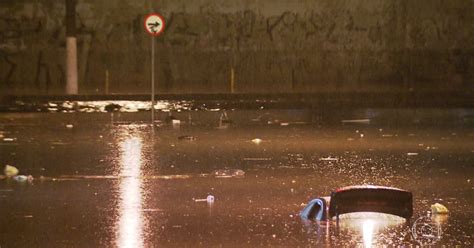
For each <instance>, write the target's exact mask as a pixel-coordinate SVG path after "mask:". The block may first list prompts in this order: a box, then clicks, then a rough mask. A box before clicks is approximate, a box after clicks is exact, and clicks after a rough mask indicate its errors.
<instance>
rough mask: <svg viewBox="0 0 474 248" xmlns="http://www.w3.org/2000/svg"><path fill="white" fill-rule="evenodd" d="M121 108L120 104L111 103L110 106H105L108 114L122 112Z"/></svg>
mask: <svg viewBox="0 0 474 248" xmlns="http://www.w3.org/2000/svg"><path fill="white" fill-rule="evenodd" d="M121 108H122V106H120V105H119V104H116V103H110V104H107V105H105V107H104V110H105V111H107V112H116V111H120V109H121Z"/></svg>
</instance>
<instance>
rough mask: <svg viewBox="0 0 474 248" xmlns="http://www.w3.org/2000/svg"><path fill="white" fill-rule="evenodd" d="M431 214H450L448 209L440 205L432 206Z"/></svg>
mask: <svg viewBox="0 0 474 248" xmlns="http://www.w3.org/2000/svg"><path fill="white" fill-rule="evenodd" d="M431 212H432V213H433V214H448V208H447V207H446V206H444V205H443V204H440V203H435V204H433V205H431Z"/></svg>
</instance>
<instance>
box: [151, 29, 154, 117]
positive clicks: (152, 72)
mask: <svg viewBox="0 0 474 248" xmlns="http://www.w3.org/2000/svg"><path fill="white" fill-rule="evenodd" d="M154 123H155V37H154V36H152V37H151V125H152V126H153V125H154Z"/></svg>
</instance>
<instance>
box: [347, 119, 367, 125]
mask: <svg viewBox="0 0 474 248" xmlns="http://www.w3.org/2000/svg"><path fill="white" fill-rule="evenodd" d="M341 122H342V123H355V124H370V119H354V120H342V121H341Z"/></svg>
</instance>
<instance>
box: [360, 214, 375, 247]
mask: <svg viewBox="0 0 474 248" xmlns="http://www.w3.org/2000/svg"><path fill="white" fill-rule="evenodd" d="M362 235H363V238H364V247H365V248H371V247H372V239H373V235H374V221H373V220H365V221H364V223H363V224H362Z"/></svg>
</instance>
